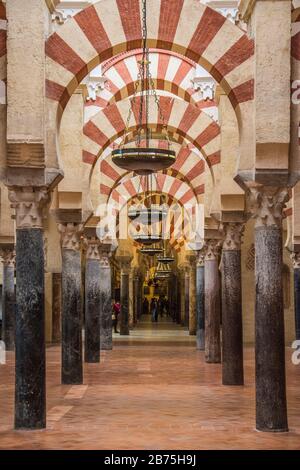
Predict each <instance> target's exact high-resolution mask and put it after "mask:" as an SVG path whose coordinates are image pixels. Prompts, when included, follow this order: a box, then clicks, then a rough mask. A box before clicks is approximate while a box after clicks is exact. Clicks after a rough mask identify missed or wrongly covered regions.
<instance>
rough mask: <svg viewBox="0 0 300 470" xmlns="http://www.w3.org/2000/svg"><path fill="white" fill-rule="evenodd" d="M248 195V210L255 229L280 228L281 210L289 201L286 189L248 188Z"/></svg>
mask: <svg viewBox="0 0 300 470" xmlns="http://www.w3.org/2000/svg"><path fill="white" fill-rule="evenodd" d="M249 193H250V194H249V198H248V203H249V209H250V212H251V213H252V217H253V218H254V219H256V227H261V226H267V227H271V226H273V225H277V226H278V227H280V226H281V224H282V217H283V209H284V208H285V206H286V203H287V202H288V200H289V191H288V188H277V187H272V186H262V187H255V188H250V190H249Z"/></svg>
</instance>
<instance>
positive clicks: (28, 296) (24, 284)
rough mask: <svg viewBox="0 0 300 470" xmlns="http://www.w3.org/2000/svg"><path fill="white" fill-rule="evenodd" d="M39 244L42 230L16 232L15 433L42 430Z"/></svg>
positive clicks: (42, 332)
mask: <svg viewBox="0 0 300 470" xmlns="http://www.w3.org/2000/svg"><path fill="white" fill-rule="evenodd" d="M43 243H44V242H43V231H42V229H38V228H33V229H17V234H16V272H17V294H16V337H15V342H16V365H15V369H16V371H15V372H16V375H15V377H16V379H15V380H16V384H15V427H16V429H41V428H44V427H45V426H46V377H45V373H46V367H45V302H44V295H45V294H44V249H43Z"/></svg>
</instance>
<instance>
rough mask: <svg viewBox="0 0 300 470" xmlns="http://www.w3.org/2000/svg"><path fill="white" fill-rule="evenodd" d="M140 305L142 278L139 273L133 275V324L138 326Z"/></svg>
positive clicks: (135, 272)
mask: <svg viewBox="0 0 300 470" xmlns="http://www.w3.org/2000/svg"><path fill="white" fill-rule="evenodd" d="M139 303H140V278H139V273H138V271H136V270H135V271H134V273H133V324H134V325H136V324H137V321H138V319H139V316H140V313H139V308H140V306H139Z"/></svg>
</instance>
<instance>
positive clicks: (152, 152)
mask: <svg viewBox="0 0 300 470" xmlns="http://www.w3.org/2000/svg"><path fill="white" fill-rule="evenodd" d="M142 11H143V52H142V59H141V60H140V61H139V71H138V76H137V82H136V85H135V90H134V95H133V98H132V101H131V105H130V108H129V113H128V118H127V123H126V129H125V132H124V135H123V139H122V142H121V144H120V146H119V148H117V149H115V150H113V152H112V161H113V162H114V164H115V165H117V166H118V167H119V168H122V169H123V170H126V171H134V172H135V173H137V174H138V175H149V174H151V173H154V172H157V171H160V170H164V169H166V168H169V167H170V166H172V165H173V163H174V162H175V160H176V153H175V151H174V150H172V148H171V143H170V140H169V137H168V132H167V126H166V123H165V118H164V115H163V112H162V110H161V107H160V104H159V99H158V96H157V94H156V90H155V85H154V81H153V78H152V76H151V72H150V63H151V62H150V60H149V48H148V46H147V39H148V32H147V6H146V0H142ZM138 92H140V94H139V102H137V94H138ZM151 96H153V97H154V100H155V103H156V106H157V108H158V116H159V118H160V121H161V123H162V138H163V139H164V140H165V141H166V144H167V145H166V147H167V148H164V149H160V148H153V147H151V146H150V140H151V138H152V132H151V129H150V127H149V111H150V110H149V105H150V97H151ZM133 106H134V107H135V109H136V110H137V111H138V122H137V134H136V142H135V147H134V148H127V147H126V144H127V138H128V133H129V125H130V119H131V116H132V114H133ZM137 108H138V109H137Z"/></svg>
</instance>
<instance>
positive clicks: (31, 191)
mask: <svg viewBox="0 0 300 470" xmlns="http://www.w3.org/2000/svg"><path fill="white" fill-rule="evenodd" d="M8 197H9V200H10V202H11V203H12V204H11V208H12V209H14V210H15V214H14V215H13V216H12V218H13V219H14V220H15V221H16V228H17V229H30V228H39V229H42V228H43V220H44V219H45V209H46V207H47V205H48V204H49V202H50V194H49V192H48V189H47V188H46V187H20V186H17V187H15V186H13V187H10V188H8Z"/></svg>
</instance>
